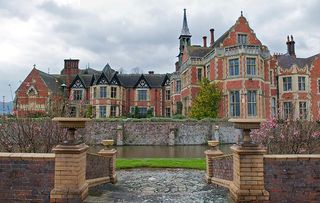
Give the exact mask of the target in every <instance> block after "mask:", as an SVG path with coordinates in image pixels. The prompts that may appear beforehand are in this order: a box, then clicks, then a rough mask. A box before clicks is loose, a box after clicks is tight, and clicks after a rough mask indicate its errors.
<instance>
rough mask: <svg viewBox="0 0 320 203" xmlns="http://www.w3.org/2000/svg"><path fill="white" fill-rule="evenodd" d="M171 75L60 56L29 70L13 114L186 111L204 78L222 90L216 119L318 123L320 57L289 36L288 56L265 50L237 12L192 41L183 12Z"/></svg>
mask: <svg viewBox="0 0 320 203" xmlns="http://www.w3.org/2000/svg"><path fill="white" fill-rule="evenodd" d="M179 41H180V47H179V54H178V61H177V62H176V64H175V72H173V73H170V74H155V73H154V72H152V71H149V73H148V74H121V73H118V72H117V71H115V70H114V69H112V68H111V67H110V66H109V65H108V64H107V65H106V66H105V67H104V68H103V69H102V70H94V69H91V68H87V69H80V68H79V60H75V59H68V60H65V65H64V68H63V70H62V71H61V74H56V75H55V74H46V73H44V72H41V71H40V70H37V69H35V68H34V69H33V70H32V71H31V73H30V74H29V75H28V76H27V78H26V79H25V80H24V81H23V83H22V84H21V86H20V87H19V88H18V90H17V91H16V99H15V114H16V115H17V116H25V115H26V113H27V112H30V111H31V112H39V113H42V114H48V113H49V112H52V111H54V106H55V105H54V104H57V103H58V104H59V105H60V104H63V103H64V102H65V103H67V105H66V106H67V107H66V108H68V111H70V112H71V114H73V115H80V114H81V112H82V111H84V110H85V109H87V108H88V107H89V106H90V108H91V111H92V115H93V117H96V118H103V117H119V116H125V115H128V114H130V113H133V112H134V111H138V112H139V114H140V115H141V116H145V115H146V114H147V112H151V113H152V114H153V115H154V116H172V115H174V114H177V113H178V114H183V115H188V112H189V110H190V107H191V106H192V101H193V100H194V98H195V97H196V95H197V93H198V91H199V81H200V80H201V79H203V78H204V77H206V78H208V79H209V80H210V81H211V82H212V83H215V82H217V83H218V84H219V85H220V87H221V89H222V92H223V97H222V102H221V106H220V109H219V116H220V117H222V118H231V117H239V118H270V117H280V118H288V117H289V116H292V117H294V118H303V119H311V120H319V119H318V115H319V108H320V102H319V101H320V100H319V99H320V57H319V56H320V55H319V54H317V55H314V56H311V57H308V58H298V57H297V56H296V54H295V42H294V39H293V37H292V36H291V37H289V36H288V38H287V42H286V45H287V53H286V54H275V55H271V54H270V52H269V50H268V48H267V46H265V45H263V44H262V42H261V41H260V40H259V39H258V38H257V36H256V34H255V33H254V31H253V30H252V29H251V28H250V26H249V23H248V21H247V19H246V18H245V17H244V16H243V14H242V12H241V15H240V17H239V18H238V19H237V20H236V22H235V24H234V25H233V26H231V27H230V29H229V30H227V31H226V32H225V33H224V34H223V35H222V36H220V37H219V38H218V39H217V40H215V36H214V29H210V41H209V42H208V43H207V37H206V36H204V37H203V45H202V46H199V45H192V44H191V33H190V31H189V28H188V24H187V17H186V10H184V16H183V26H182V31H181V35H180V37H179Z"/></svg>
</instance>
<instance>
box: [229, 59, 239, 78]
mask: <svg viewBox="0 0 320 203" xmlns="http://www.w3.org/2000/svg"><path fill="white" fill-rule="evenodd" d="M236 62H237V63H236ZM239 65H240V63H239V58H232V59H229V60H228V76H229V77H237V76H239V75H240V67H239ZM236 70H237V71H236ZM236 72H237V74H236ZM231 73H232V74H231Z"/></svg>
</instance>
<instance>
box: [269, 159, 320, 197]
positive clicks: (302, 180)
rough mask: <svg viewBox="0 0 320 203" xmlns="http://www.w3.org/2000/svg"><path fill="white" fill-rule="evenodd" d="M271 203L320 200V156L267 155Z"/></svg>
mask: <svg viewBox="0 0 320 203" xmlns="http://www.w3.org/2000/svg"><path fill="white" fill-rule="evenodd" d="M264 181H265V188H266V190H267V191H269V193H270V202H320V155H265V156H264Z"/></svg>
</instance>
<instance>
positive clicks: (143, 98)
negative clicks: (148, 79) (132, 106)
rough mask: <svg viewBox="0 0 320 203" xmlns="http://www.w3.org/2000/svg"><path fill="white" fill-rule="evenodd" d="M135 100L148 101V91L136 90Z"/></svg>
mask: <svg viewBox="0 0 320 203" xmlns="http://www.w3.org/2000/svg"><path fill="white" fill-rule="evenodd" d="M142 92H144V93H145V94H143V95H142ZM137 100H138V101H148V90H146V89H138V90H137Z"/></svg>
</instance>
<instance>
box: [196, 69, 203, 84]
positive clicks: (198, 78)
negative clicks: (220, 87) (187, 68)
mask: <svg viewBox="0 0 320 203" xmlns="http://www.w3.org/2000/svg"><path fill="white" fill-rule="evenodd" d="M202 75H203V74H202V68H197V80H198V82H200V81H201V80H202Z"/></svg>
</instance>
